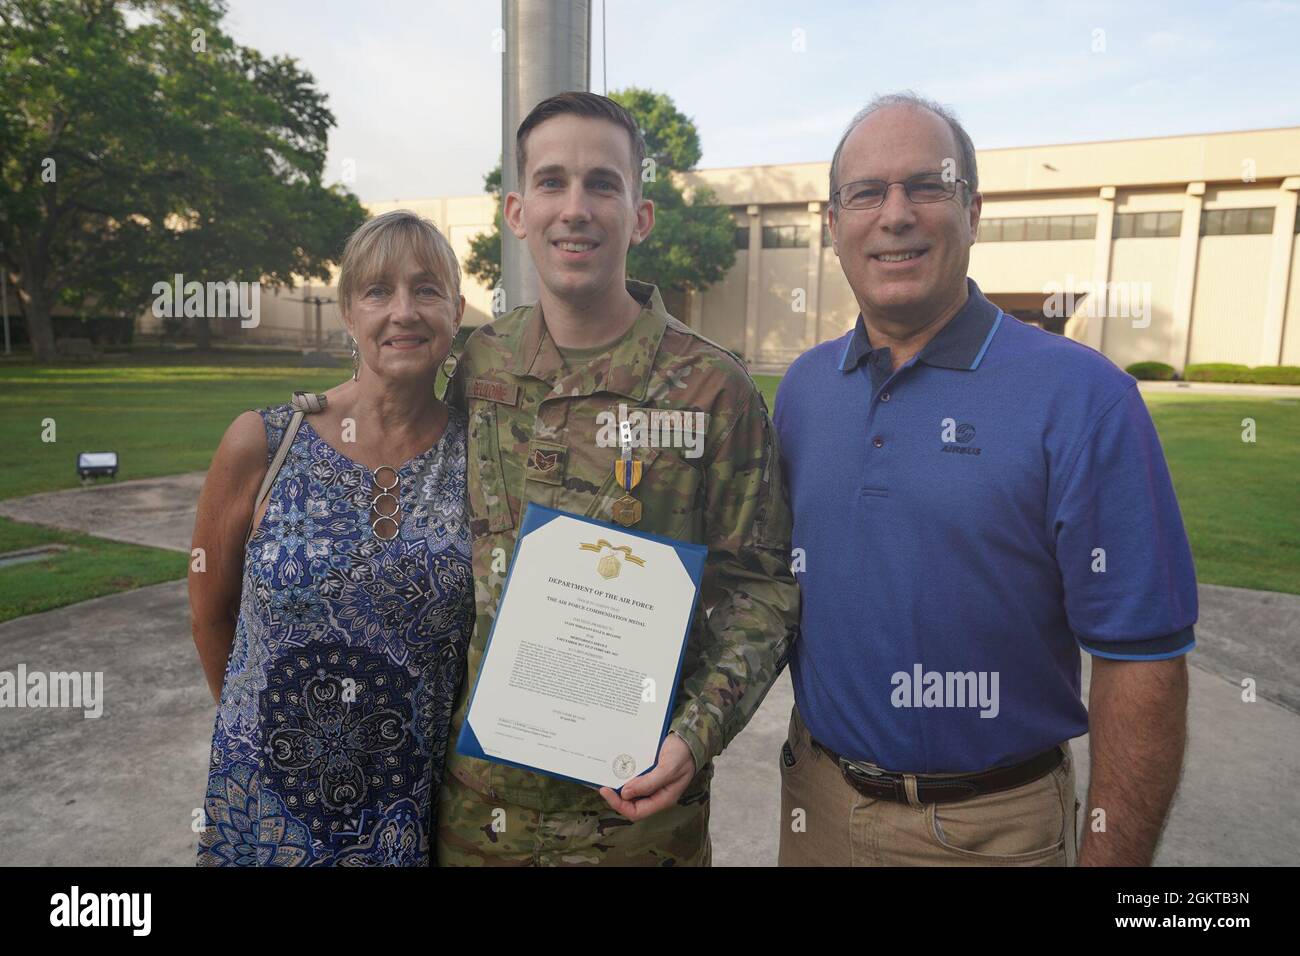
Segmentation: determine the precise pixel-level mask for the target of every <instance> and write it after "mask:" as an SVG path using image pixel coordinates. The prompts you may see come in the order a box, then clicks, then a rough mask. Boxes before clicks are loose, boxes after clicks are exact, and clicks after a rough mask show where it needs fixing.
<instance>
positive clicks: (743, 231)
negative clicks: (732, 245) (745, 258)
mask: <svg viewBox="0 0 1300 956" xmlns="http://www.w3.org/2000/svg"><path fill="white" fill-rule="evenodd" d="M736 248H737V249H746V250H747V249H749V227H748V226H737V227H736Z"/></svg>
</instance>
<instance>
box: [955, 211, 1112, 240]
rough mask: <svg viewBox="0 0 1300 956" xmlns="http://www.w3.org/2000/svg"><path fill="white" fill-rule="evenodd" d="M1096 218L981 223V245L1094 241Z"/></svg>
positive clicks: (1017, 218) (1050, 217)
mask: <svg viewBox="0 0 1300 956" xmlns="http://www.w3.org/2000/svg"><path fill="white" fill-rule="evenodd" d="M1096 235H1097V217H1096V216H1030V217H1028V218H1025V217H1021V216H1012V217H1009V218H1006V219H982V220H980V231H979V240H978V241H980V242H1043V241H1050V240H1054V239H1092V238H1093V237H1094V236H1096Z"/></svg>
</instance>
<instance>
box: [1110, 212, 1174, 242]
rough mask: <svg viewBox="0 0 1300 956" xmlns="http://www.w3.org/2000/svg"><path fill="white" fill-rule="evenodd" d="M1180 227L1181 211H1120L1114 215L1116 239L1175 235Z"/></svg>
mask: <svg viewBox="0 0 1300 956" xmlns="http://www.w3.org/2000/svg"><path fill="white" fill-rule="evenodd" d="M1182 228H1183V214H1182V213H1181V212H1122V213H1119V214H1118V215H1117V216H1116V217H1115V238H1116V239H1154V238H1160V237H1168V236H1176V235H1178V233H1179V232H1180V231H1181V230H1182Z"/></svg>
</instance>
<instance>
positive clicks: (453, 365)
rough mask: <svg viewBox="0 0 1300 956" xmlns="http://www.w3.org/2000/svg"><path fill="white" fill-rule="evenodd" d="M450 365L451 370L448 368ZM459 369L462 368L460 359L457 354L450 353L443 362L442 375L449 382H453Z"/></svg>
mask: <svg viewBox="0 0 1300 956" xmlns="http://www.w3.org/2000/svg"><path fill="white" fill-rule="evenodd" d="M448 363H450V365H451V368H448V367H447V365H448ZM458 367H460V359H458V358H456V353H455V352H448V353H447V357H446V358H445V359H443V360H442V374H443V375H445V376H447V381H449V382H450V381H451V378H452V376H453V375H455V374H456V369H457V368H458Z"/></svg>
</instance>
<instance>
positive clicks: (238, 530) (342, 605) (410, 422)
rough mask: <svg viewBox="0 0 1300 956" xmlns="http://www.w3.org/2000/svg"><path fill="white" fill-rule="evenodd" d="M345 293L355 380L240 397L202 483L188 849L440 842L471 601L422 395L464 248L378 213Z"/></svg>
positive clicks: (261, 859)
mask: <svg viewBox="0 0 1300 956" xmlns="http://www.w3.org/2000/svg"><path fill="white" fill-rule="evenodd" d="M339 300H340V306H341V308H342V312H343V321H344V323H345V324H346V325H347V329H348V332H349V334H350V335H351V336H352V339H353V343H354V344H353V358H354V368H355V370H354V372H353V376H352V379H351V381H346V382H344V383H343V384H341V385H338V386H336V387H334V388H332V389H329V390H328V391H327V392H325V394H324V395H323V396H306V395H299V396H297V397H296V399H295V404H294V406H291V405H278V406H273V407H270V408H264V409H262V410H260V411H256V412H245V413H244V414H242V415H240V416H239V417H238V418H236V419H235V421H234V423H233V424H232V425H231V426H230V428H229V430H228V431H227V432H226V435H225V437H224V438H223V439H222V441H221V445H220V447H219V448H218V449H217V453H216V456H215V457H214V458H213V460H212V467H211V469H210V470H209V471H208V477H207V481H206V483H205V484H204V486H203V493H202V495H201V496H200V498H199V508H198V518H197V521H196V523H195V529H194V546H195V547H196V548H202V549H203V551H204V556H205V562H204V563H205V564H206V568H205V570H202V571H197V570H196V571H192V572H191V574H190V579H189V585H190V606H191V608H192V611H193V629H194V643H195V645H196V647H197V648H198V652H199V658H200V659H201V660H202V663H203V668H204V671H205V673H206V675H207V679H208V684H209V686H210V688H211V690H212V695H213V697H214V698H216V699H217V702H218V704H219V709H218V712H217V719H216V726H215V729H214V731H213V734H212V756H211V761H210V768H209V777H208V789H207V799H206V807H205V812H206V820H205V821H204V824H205V825H204V829H203V831H202V836H201V837H200V840H199V847H198V857H199V860H198V861H199V864H200V865H210V866H232V865H246V866H356V865H397V866H427V865H429V862H430V855H429V834H430V832H431V831H432V826H433V821H432V819H431V816H432V808H433V807H434V806H436V800H437V794H438V788H439V786H440V784H441V781H442V767H443V758H444V754H445V752H446V747H447V724H448V720H449V717H450V714H451V707H452V703H453V701H454V699H455V695H456V691H457V688H458V685H459V683H460V679H461V669H462V665H463V661H464V655H465V648H466V644H467V641H468V638H469V634H470V631H471V629H472V626H473V619H474V598H473V577H472V574H471V566H470V537H469V530H468V523H467V520H466V513H465V505H464V501H465V421H464V418H463V416H461V415H459V414H458V413H455V412H452V411H451V410H450V409H449V408H448V407H447V406H446V405H445V404H443V403H442V402H440V401H438V400H437V399H436V398H435V396H434V383H435V381H436V379H437V375H438V370H439V368H440V367H441V366H442V365H443V363H444V361H445V360H446V359H447V357H448V355H450V353H451V347H452V340H453V338H454V337H455V334H456V330H457V329H458V328H459V326H460V320H461V316H462V315H463V313H464V309H465V299H464V297H463V296H462V295H461V294H460V272H459V267H458V265H457V262H456V257H455V254H454V253H453V252H452V250H451V247H450V245H448V243H447V241H446V239H444V238H443V236H442V235H441V234H440V233H439V232H438V231H437V229H436V228H435V227H434V226H433V224H432V223H430V222H428V221H427V220H424V219H421V218H420V217H418V216H416V215H414V214H413V213H409V212H404V211H398V212H391V213H387V214H386V215H383V216H379V217H377V218H375V219H371V220H370V221H368V222H367V223H366V224H365V225H363V226H362V227H361V228H360V229H358V230H357V231H356V233H355V234H354V235H353V236H352V237H351V238H350V239H349V240H348V244H347V247H346V249H345V250H344V254H343V262H342V270H341V273H340V275H339ZM295 409H298V410H302V411H304V412H308V413H309V414H306V415H305V417H302V416H297V417H298V418H299V419H300V423H299V425H298V427H297V429H296V432H295V433H294V434H292V435H291V436H286V431H287V430H291V429H289V428H288V426H290V424H291V422H292V421H293V420H294V418H295V416H294V411H295ZM286 438H287V439H288V441H289V446H288V447H287V449H285V455H284V456H283V461H282V463H279V467H278V470H277V469H276V467H275V466H276V464H277V452H278V451H279V450H280V445H281V443H282V441H285V440H286ZM268 474H270V475H271V476H272V480H271V482H270V485H269V489H266V490H265V496H264V497H263V496H262V494H260V493H259V489H263V485H264V479H266V478H267V476H268ZM194 565H195V566H200V562H198V561H196V562H194Z"/></svg>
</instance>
